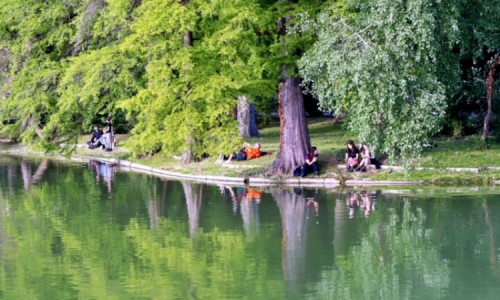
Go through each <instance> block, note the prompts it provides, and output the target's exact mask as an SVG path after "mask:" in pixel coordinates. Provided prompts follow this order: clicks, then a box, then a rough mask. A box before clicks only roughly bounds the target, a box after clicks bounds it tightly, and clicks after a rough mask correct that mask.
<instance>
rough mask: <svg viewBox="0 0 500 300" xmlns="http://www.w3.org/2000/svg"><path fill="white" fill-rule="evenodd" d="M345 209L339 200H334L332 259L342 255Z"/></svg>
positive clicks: (342, 202)
mask: <svg viewBox="0 0 500 300" xmlns="http://www.w3.org/2000/svg"><path fill="white" fill-rule="evenodd" d="M347 214H348V212H347V207H346V205H345V203H344V201H342V200H341V199H337V200H335V211H334V218H335V219H334V220H333V221H334V225H333V226H334V227H333V251H334V257H337V256H338V255H340V253H342V243H343V241H344V221H345V219H346V218H347Z"/></svg>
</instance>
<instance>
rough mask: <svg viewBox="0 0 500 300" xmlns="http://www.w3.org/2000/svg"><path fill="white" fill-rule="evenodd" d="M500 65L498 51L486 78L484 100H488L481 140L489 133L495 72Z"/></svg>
mask: <svg viewBox="0 0 500 300" xmlns="http://www.w3.org/2000/svg"><path fill="white" fill-rule="evenodd" d="M499 66H500V53H499V54H497V55H496V56H495V60H494V61H493V63H492V64H491V68H490V71H489V72H488V78H487V80H486V101H487V102H488V110H487V112H486V115H485V116H484V127H483V140H486V139H487V138H488V135H489V133H490V120H491V115H492V114H493V94H494V87H495V73H496V71H497V69H498V68H499Z"/></svg>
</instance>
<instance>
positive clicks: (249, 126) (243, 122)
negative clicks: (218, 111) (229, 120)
mask: <svg viewBox="0 0 500 300" xmlns="http://www.w3.org/2000/svg"><path fill="white" fill-rule="evenodd" d="M238 100H239V101H238V112H237V119H238V123H239V129H240V136H241V137H243V138H246V137H258V136H260V133H259V130H258V129H257V123H256V122H255V104H253V103H250V102H248V99H247V97H246V96H240V97H238Z"/></svg>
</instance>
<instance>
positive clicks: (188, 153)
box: [181, 1, 194, 164]
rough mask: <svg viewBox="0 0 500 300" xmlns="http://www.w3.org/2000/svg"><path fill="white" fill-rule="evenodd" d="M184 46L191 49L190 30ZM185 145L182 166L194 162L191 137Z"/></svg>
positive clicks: (185, 37)
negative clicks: (186, 147) (186, 146)
mask: <svg viewBox="0 0 500 300" xmlns="http://www.w3.org/2000/svg"><path fill="white" fill-rule="evenodd" d="M187 2H188V1H185V2H183V4H184V5H185V4H187ZM183 41H184V45H185V46H187V47H192V46H193V33H192V32H191V31H190V30H186V31H185V32H184V38H183ZM186 140H187V144H188V149H186V150H184V152H183V153H182V156H181V162H182V163H183V164H189V163H191V162H192V161H193V160H194V154H193V146H194V138H193V137H192V136H188V137H187V138H186Z"/></svg>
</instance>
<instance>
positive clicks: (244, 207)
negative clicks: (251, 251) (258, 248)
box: [240, 198, 260, 235]
mask: <svg viewBox="0 0 500 300" xmlns="http://www.w3.org/2000/svg"><path fill="white" fill-rule="evenodd" d="M240 210H241V217H242V219H243V229H244V230H245V233H246V234H247V235H254V234H258V233H259V232H260V219H259V204H258V203H257V202H256V201H255V200H251V201H247V200H246V198H245V199H243V200H241V202H240Z"/></svg>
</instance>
